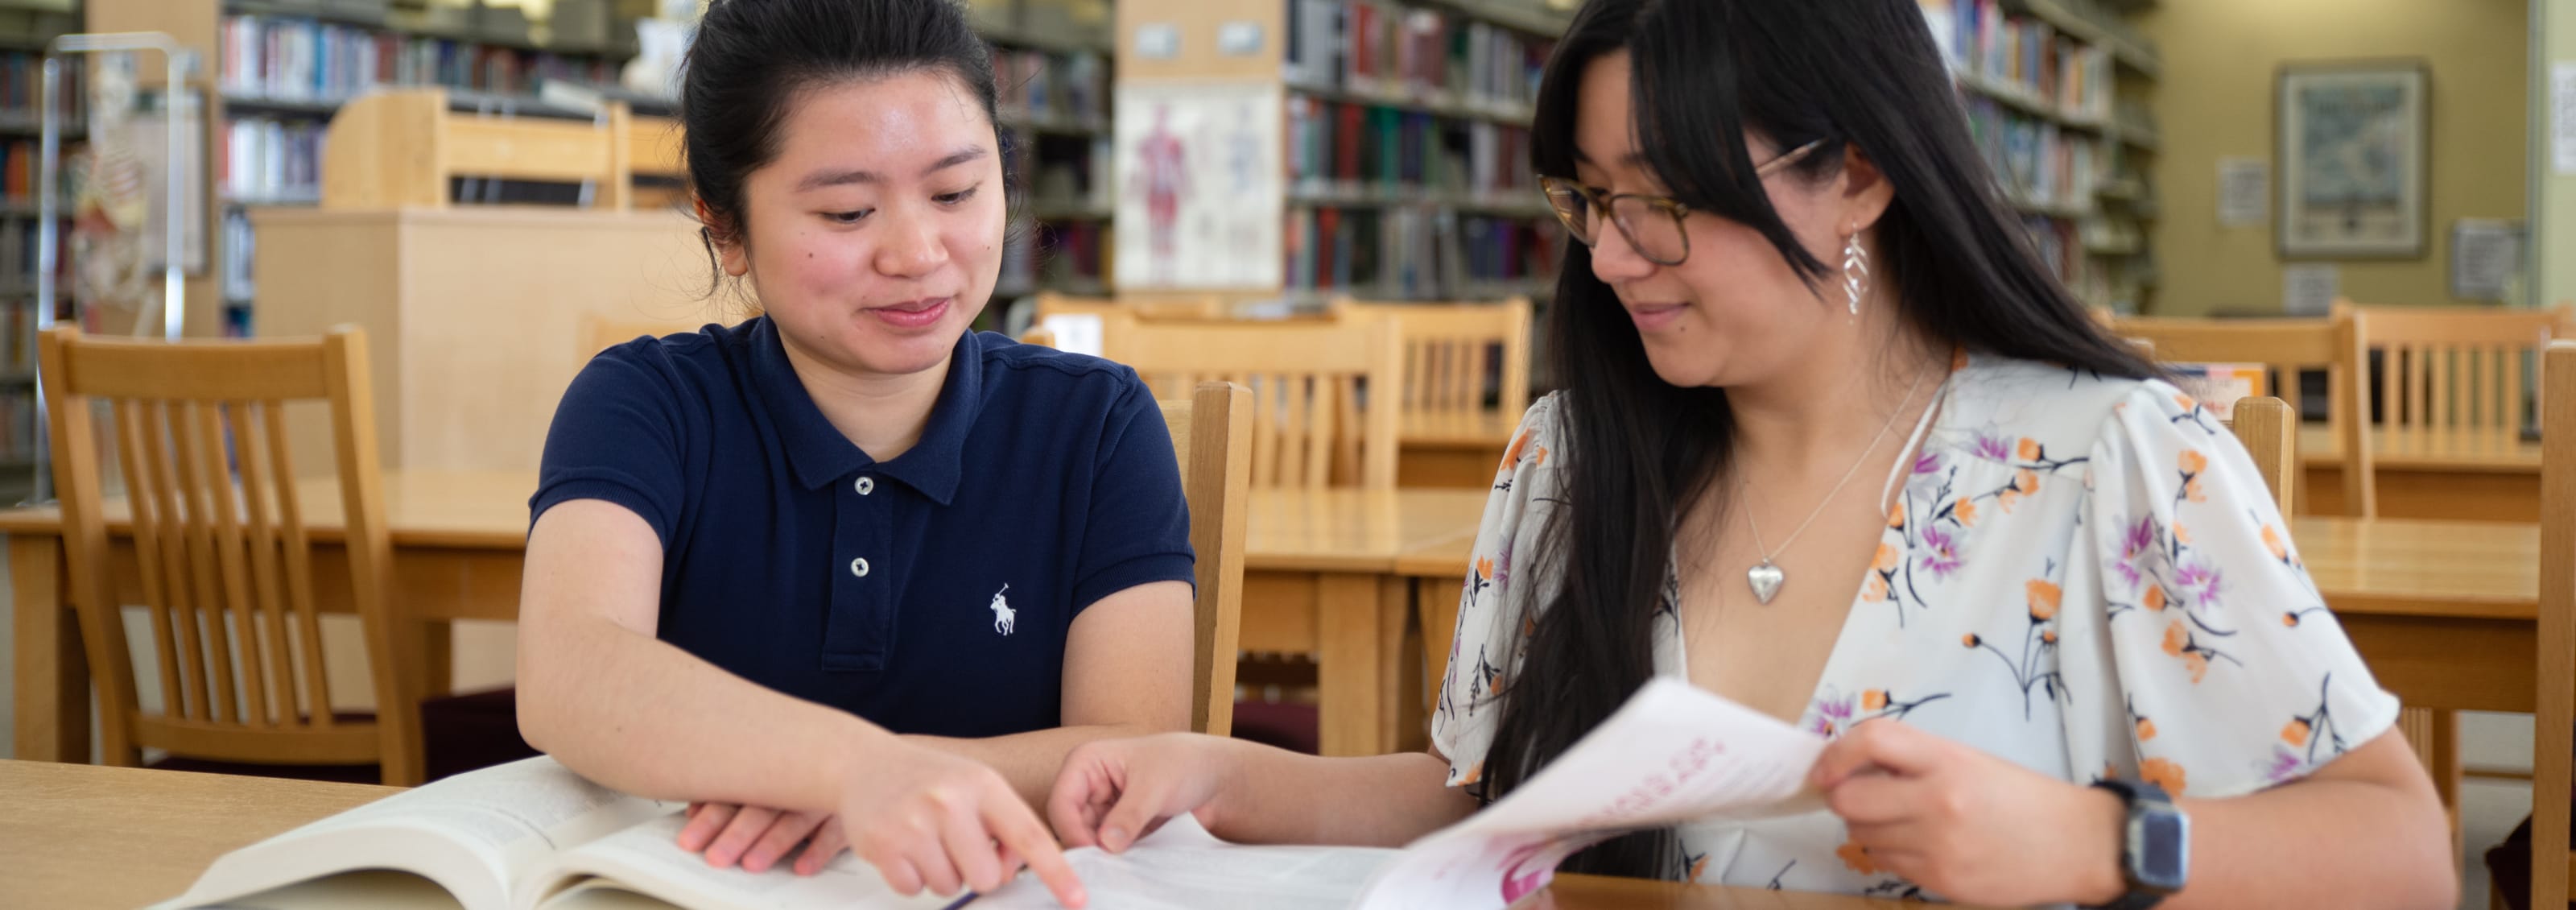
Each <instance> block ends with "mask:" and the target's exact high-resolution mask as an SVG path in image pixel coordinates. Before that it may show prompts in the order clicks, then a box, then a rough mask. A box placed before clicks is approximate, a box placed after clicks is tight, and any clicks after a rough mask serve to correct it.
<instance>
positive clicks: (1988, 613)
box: [1050, 0, 2456, 907]
mask: <svg viewBox="0 0 2576 910" xmlns="http://www.w3.org/2000/svg"><path fill="white" fill-rule="evenodd" d="M1532 152H1533V158H1534V159H1535V161H1534V163H1535V164H1536V166H1537V168H1538V170H1539V172H1540V173H1541V174H1543V175H1546V179H1545V183H1546V191H1547V196H1548V199H1549V201H1550V202H1551V203H1552V205H1553V206H1554V208H1555V210H1556V213H1557V215H1558V216H1559V217H1560V218H1562V219H1563V220H1564V222H1565V225H1566V227H1567V228H1568V229H1569V230H1570V231H1571V233H1572V235H1573V238H1574V239H1575V240H1576V241H1578V243H1576V244H1574V245H1573V246H1572V247H1571V249H1570V250H1569V254H1568V256H1567V257H1566V265H1565V269H1564V273H1563V274H1562V275H1561V276H1560V277H1559V282H1558V286H1557V295H1556V302H1555V305H1554V306H1553V307H1552V308H1551V309H1550V314H1549V319H1550V326H1549V337H1550V339H1551V344H1550V347H1551V351H1552V356H1554V357H1555V358H1556V375H1558V376H1560V377H1563V381H1564V383H1565V388H1564V389H1563V391H1560V392H1558V393H1556V394H1554V395H1551V396H1549V397H1547V398H1545V399H1543V400H1541V401H1539V402H1538V403H1537V404H1535V405H1534V406H1532V407H1531V408H1530V410H1529V413H1528V415H1527V416H1526V417H1525V418H1524V420H1523V422H1522V426H1521V429H1520V432H1519V435H1518V436H1517V437H1516V438H1515V440H1514V441H1513V443H1512V445H1511V447H1510V449H1509V455H1508V456H1507V457H1506V459H1505V462H1504V464H1502V465H1501V467H1500V470H1499V473H1498V474H1497V475H1496V477H1495V481H1494V492H1493V498H1492V501H1491V503H1490V505H1488V506H1487V509H1486V513H1485V520H1484V526H1483V529H1482V533H1481V535H1480V536H1479V538H1478V541H1477V545H1476V548H1475V554H1476V555H1475V560H1474V564H1473V567H1472V568H1471V569H1470V574H1469V575H1468V577H1467V586H1466V595H1465V599H1464V601H1463V603H1462V604H1461V605H1460V611H1459V618H1458V625H1457V629H1456V638H1455V641H1454V644H1453V645H1452V649H1451V652H1450V659H1449V662H1448V666H1449V668H1448V674H1447V677H1446V679H1445V681H1444V685H1443V687H1442V690H1441V694H1440V699H1439V702H1438V704H1437V706H1436V708H1435V714H1434V717H1433V721H1432V739H1433V745H1434V752H1433V754H1428V755H1421V754H1416V755H1388V756H1380V757H1375V758H1356V759H1323V758H1314V757H1308V756H1299V755H1291V754H1287V753H1284V752H1279V751H1276V750H1268V749H1264V748H1261V747H1258V746H1252V745H1247V744H1243V743H1234V742H1226V741H1221V740H1213V739H1207V738H1203V737H1189V736H1167V737H1157V738H1147V739H1139V740H1125V741H1104V742H1098V743H1093V744H1091V745H1090V746H1087V747H1085V748H1083V749H1079V750H1076V751H1075V753H1074V754H1073V755H1071V756H1070V757H1069V758H1068V759H1067V766H1066V768H1065V770H1064V774H1063V777H1062V778H1061V779H1059V781H1058V783H1057V786H1056V789H1055V792H1054V795H1053V801H1052V803H1051V805H1050V815H1051V817H1052V820H1053V821H1054V822H1055V824H1056V826H1057V830H1058V833H1059V834H1060V835H1061V836H1062V837H1064V838H1065V839H1066V841H1067V843H1069V844H1085V843H1092V842H1095V841H1097V842H1100V843H1102V844H1104V845H1105V846H1107V847H1109V848H1111V849H1117V848H1120V847H1123V846H1125V845H1126V844H1127V843H1129V842H1131V841H1132V840H1133V839H1134V838H1135V837H1137V836H1139V835H1141V834H1142V833H1143V832H1144V831H1145V830H1147V829H1149V828H1151V827H1152V826H1153V825H1155V824H1157V823H1158V822H1159V821H1160V820H1162V819H1165V818H1168V817H1171V816H1172V815H1175V814H1177V813H1180V812H1194V813H1195V814H1196V815H1197V817H1198V818H1199V819H1200V820H1201V821H1202V822H1204V823H1205V824H1206V825H1207V826H1208V827H1209V828H1210V829H1211V830H1213V831H1214V832H1216V833H1217V834H1219V835H1220V836H1224V837H1228V838H1233V839H1237V840H1248V841H1296V842H1323V843H1355V844H1400V843H1403V842H1404V841H1406V840H1407V839H1409V838H1412V837H1415V836H1418V835H1420V834H1422V833H1424V832H1427V831H1430V830H1433V829H1435V828H1438V827H1440V826H1442V825H1444V824H1448V823H1450V822H1453V821H1456V820H1458V819H1459V818H1460V817H1462V816H1465V815H1467V814H1468V813H1471V812H1473V811H1475V810H1476V808H1477V807H1478V806H1479V805H1481V804H1482V803H1483V802H1485V801H1489V800H1491V799H1495V798H1499V797H1501V796H1504V795H1506V794H1509V793H1510V792H1511V791H1512V790H1513V789H1514V788H1516V787H1518V786H1520V785H1522V784H1523V783H1525V782H1527V781H1529V780H1530V779H1531V778H1532V777H1533V776H1534V775H1535V774H1536V773H1537V772H1539V771H1540V770H1541V769H1543V768H1544V767H1546V766H1547V764H1548V762H1549V761H1550V760H1551V759H1553V758H1555V757H1556V756H1557V755H1559V754H1561V753H1563V752H1564V751H1565V750H1566V749H1567V748H1568V747H1569V746H1570V745H1571V744H1572V743H1574V742H1575V740H1576V739H1578V738H1579V737H1581V736H1582V735H1583V734H1584V733H1585V732H1587V731H1588V730H1590V729H1591V728H1593V727H1594V726H1595V725H1597V724H1599V723H1600V722H1601V721H1602V720H1603V719H1604V718H1605V717H1607V716H1608V715H1609V714H1610V713H1611V712H1612V711H1613V710H1614V709H1616V708H1617V707H1618V706H1619V705H1620V704H1621V703H1622V702H1623V701H1624V700H1625V699H1626V698H1627V697H1628V696H1629V695H1630V693H1632V692H1634V691H1635V690H1636V689H1637V688H1638V687H1639V686H1640V685H1642V684H1643V683H1645V682H1646V681H1647V680H1648V679H1649V678H1651V677H1656V676H1666V677H1678V678H1683V679H1687V680H1688V681H1689V682H1691V683H1693V684H1695V685H1698V686H1701V687H1703V688H1706V689H1709V690H1712V691H1714V692H1716V693H1717V694H1719V695H1722V696H1725V697H1727V698H1730V699H1733V700H1735V701H1738V702H1741V703H1743V704H1746V705H1748V706H1750V707H1752V708H1754V709H1757V710H1760V711H1763V712H1767V713H1769V714H1772V715H1774V716H1776V717H1778V718H1780V719H1782V720H1784V721H1788V722H1791V723H1795V724H1798V725H1800V726H1802V727H1805V728H1808V729H1811V730H1814V731H1815V732H1817V733H1819V734H1822V735H1824V736H1827V737H1831V738H1832V740H1833V741H1832V743H1831V744H1830V745H1829V746H1828V747H1827V748H1826V750H1825V753H1824V757H1823V758H1822V759H1821V760H1820V761H1819V762H1818V763H1817V765H1816V767H1815V768H1814V770H1813V772H1812V774H1811V775H1810V782H1811V783H1812V784H1813V785H1814V786H1815V787H1817V788H1819V789H1821V790H1822V791H1823V793H1824V795H1825V797H1826V801H1827V804H1828V805H1829V806H1830V809H1829V810H1828V811H1819V812H1814V813H1811V814H1807V815H1801V816H1795V817H1788V818H1777V819H1769V820H1764V821H1756V822H1739V821H1710V822H1705V823H1700V824H1687V825H1683V826H1681V827H1679V828H1677V829H1673V830H1662V831H1651V832H1644V833H1639V834H1633V835H1629V836H1626V837H1623V838H1620V839H1618V840H1615V841H1611V842H1608V843H1605V844H1602V845H1600V846H1597V847H1594V848H1593V849H1591V850H1589V851H1587V852H1585V853H1583V854H1580V855H1578V856H1576V857H1575V858H1574V859H1573V860H1571V861H1570V863H1569V864H1568V866H1567V868H1568V869H1571V870H1576V871H1586V872H1604V873H1615V874H1627V875H1640V876H1658V877H1666V878H1677V879H1691V880H1699V881H1708V882H1723V883H1726V884H1732V885H1740V886H1752V887H1763V886H1769V887H1777V888H1787V889H1793V890H1810V891H1840V892H1850V893H1864V894H1874V895H1883V896H1903V897H1916V896H1937V897H1942V898H1948V899H1953V900H1959V901H1967V902H1974V903H1981V904H2010V905H2020V904H2048V903H2082V904H2093V905H2109V906H2118V907H2143V906H2149V905H2153V904H2156V903H2158V902H2159V901H2164V900H2167V899H2168V898H2169V904H2170V905H2171V906H2175V907H2184V906H2190V907H2214V906H2234V907H2287V906H2307V907H2329V906H2330V907H2424V906H2436V905H2442V906H2447V905H2449V904H2451V903H2452V902H2453V901H2454V900H2456V891H2455V878H2454V875H2453V873H2452V866H2451V860H2450V857H2449V855H2448V850H2449V844H2450V839H2449V837H2448V836H2447V832H2448V826H2447V823H2446V821H2445V818H2444V814H2443V811H2442V807H2441V806H2440V805H2439V804H2438V802H2437V800H2436V797H2435V796H2434V791H2433V788H2432V786H2431V783H2430V781H2429V780H2428V779H2427V777H2426V775H2425V773H2424V771H2423V770H2422V768H2421V767H2419V766H2418V765H2417V763H2416V762H2415V760H2414V759H2413V757H2412V756H2411V755H2410V754H2409V751H2408V749H2407V746H2406V744H2405V742H2404V740H2403V738H2402V737H2401V735H2400V734H2399V733H2397V732H2396V731H2395V729H2394V728H2393V725H2394V723H2395V721H2396V718H2397V710H2398V705H2397V699H2396V698H2395V697H2394V696H2392V695H2390V694H2388V693H2387V692H2385V691H2382V690H2381V689H2380V688H2379V687H2378V686H2377V685H2376V684H2375V683H2374V682H2373V681H2372V679H2371V675H2370V671H2369V669H2368V668H2367V667H2365V666H2364V665H2363V664H2362V661H2361V659H2360V658H2359V657H2358V656H2357V655H2356V654H2355V652H2354V650H2353V647H2352V645H2351V643H2350V642H2349V641H2347V640H2346V638H2345V637H2344V635H2343V633H2342V632H2341V630H2340V629H2339V627H2338V626H2337V625H2336V623H2335V621H2334V618H2333V617H2332V615H2331V614H2329V613H2327V612H2326V611H2325V610H2324V609H2323V604H2322V603H2321V601H2320V600H2319V598H2318V596H2317V593H2316V590H2315V588H2314V586H2313V585H2312V584H2310V582H2309V581H2308V577H2307V573H2306V571H2305V569H2304V568H2303V567H2302V566H2301V564H2300V562H2299V557H2298V553H2297V551H2296V549H2295V548H2293V547H2292V546H2291V543H2290V540H2289V539H2288V537H2287V535H2286V532H2285V528H2286V526H2285V525H2284V524H2283V523H2282V520H2281V516H2280V515H2279V514H2278V513H2277V511H2276V510H2275V508H2274V506H2273V505H2272V500H2271V497H2270V496H2269V495H2267V494H2266V493H2265V491H2264V489H2263V482H2262V480H2261V477H2260V476H2259V474H2258V473H2257V472H2256V469H2255V467H2254V465H2253V463H2252V461H2251V460H2250V459H2249V458H2248V457H2247V456H2246V454H2245V453H2244V451H2243V449H2242V448H2240V447H2239V446H2238V445H2237V444H2236V442H2235V440H2234V437H2233V436H2232V435H2230V434H2229V432H2228V431H2227V430H2226V429H2225V428H2224V427H2223V426H2221V425H2220V423H2219V422H2218V420H2217V419H2216V418H2214V417H2212V416H2211V414H2210V412H2209V411H2207V410H2206V409H2204V408H2202V407H2200V406H2199V404H2198V403H2196V402H2194V401H2192V400H2191V399H2189V398H2188V397H2186V396H2185V395H2183V394H2182V393H2181V392H2179V391H2177V390H2176V389H2175V388H2174V387H2173V386H2171V385H2168V384H2166V383H2164V382H2162V381H2160V380H2158V379H2156V378H2154V370H2153V368H2152V367H2151V366H2150V365H2149V364H2147V363H2145V362H2143V361H2142V360H2140V358H2139V356H2138V355H2137V354H2136V353H2134V352H2133V351H2132V350H2130V349H2129V348H2128V347H2127V346H2126V345H2124V344H2122V343H2120V342H2118V341H2117V340H2114V339H2110V338H2106V337H2104V336H2103V334H2102V333H2100V332H2099V331H2097V330H2096V329H2095V327H2094V323H2093V322H2092V320H2091V319H2089V318H2088V317H2087V316H2086V315H2085V313H2084V312H2083V311H2082V309H2081V308H2080V307H2079V306H2078V305H2077V304H2076V302H2075V301H2074V300H2073V299H2072V298H2071V297H2070V296H2069V294H2068V292H2067V291H2066V290H2065V288H2064V287H2063V286H2062V285H2061V284H2060V283H2059V282H2058V280H2057V279H2056V278H2055V277H2053V276H2052V274H2051V272H2050V270H2049V269H2048V267H2047V266H2046V265H2044V264H2043V263H2042V261H2041V259H2040V257H2039V256H2038V255H2037V254H2036V253H2035V252H2034V251H2033V246H2032V244H2031V243H2030V242H2029V241H2028V239H2027V238H2026V236H2025V234H2024V232H2023V228H2022V226H2021V225H2020V224H2019V223H2018V219H2017V218H2016V216H2015V215H2014V214H2013V213H2012V211H2011V210H2010V209H2009V208H2008V207H2007V205H2006V204H2005V202H2004V196H2003V194H2002V193H2001V191H2000V190H1999V189H1998V188H1997V187H1996V184H1995V178H1994V175H1993V174H1992V173H1991V172H1990V171H1989V170H1988V168H1987V167H1986V165H1985V163H1984V161H1983V159H1981V158H1980V157H1979V155H1978V152H1977V148H1976V146H1975V145H1974V143H1973V142H1972V140H1971V138H1970V136H1969V132H1968V125H1967V121H1966V118H1965V116H1964V115H1963V114H1962V111H1961V108H1960V105H1959V103H1958V101H1957V100H1956V98H1955V96H1954V95H1953V89H1952V87H1951V80H1950V76H1949V74H1948V72H1947V71H1946V70H1945V69H1944V65H1943V62H1942V60H1941V58H1940V56H1939V54H1938V52H1937V51H1936V50H1935V47H1934V44H1933V41H1932V38H1931V35H1930V34H1928V32H1927V30H1926V28H1925V21H1924V16H1923V13H1922V10H1921V9H1920V8H1919V7H1918V6H1917V4H1916V3H1914V2H1912V0H1802V2H1768V0H1687V2H1677V0H1591V2H1589V3H1587V4H1586V5H1585V6H1584V8H1583V9H1582V11H1581V12H1580V13H1579V14H1578V15H1577V16H1576V17H1575V19H1574V22H1573V24H1572V25H1571V27H1570V29H1569V30H1568V33H1567V34H1566V36H1565V38H1564V39H1563V40H1562V41H1561V42H1560V43H1559V44H1558V45H1557V47H1556V51H1555V54H1554V57H1553V58H1552V59H1551V60H1550V61H1549V62H1548V65H1547V70H1546V73H1545V78H1544V80H1543V82H1542V84H1541V86H1540V92H1539V103H1538V111H1537V120H1536V123H1535V126H1534V129H1533V141H1532ZM1319 795H1322V796H1323V797H1324V798H1318V796H1319Z"/></svg>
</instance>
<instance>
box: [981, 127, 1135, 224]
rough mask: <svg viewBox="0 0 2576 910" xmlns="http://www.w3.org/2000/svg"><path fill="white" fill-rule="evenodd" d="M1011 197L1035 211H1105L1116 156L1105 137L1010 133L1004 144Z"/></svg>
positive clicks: (1112, 188)
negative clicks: (1007, 150)
mask: <svg viewBox="0 0 2576 910" xmlns="http://www.w3.org/2000/svg"><path fill="white" fill-rule="evenodd" d="M1008 145H1009V147H1010V149H1011V161H1010V165H1011V173H1012V174H1013V175H1015V176H1014V178H1013V179H1015V180H1017V181H1018V184H1017V186H1016V187H1015V188H1014V189H1015V190H1016V198H1018V199H1022V200H1027V201H1029V202H1030V203H1032V204H1034V205H1035V206H1036V207H1038V208H1041V209H1046V210H1050V211H1052V210H1054V209H1061V208H1068V207H1077V208H1090V207H1095V206H1096V207H1101V208H1106V207H1107V206H1108V205H1109V204H1110V203H1111V201H1112V200H1113V199H1114V198H1115V188H1116V186H1117V163H1116V155H1115V153H1114V152H1113V151H1112V150H1111V144H1110V139H1109V138H1108V137H1106V136H1090V137H1086V136H1063V135H1048V134H1044V133H1032V132H1029V131H1026V130H1020V131H1015V132H1014V134H1013V135H1012V136H1011V141H1010V142H1009V143H1008Z"/></svg>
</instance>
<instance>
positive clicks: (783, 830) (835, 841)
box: [680, 803, 850, 875]
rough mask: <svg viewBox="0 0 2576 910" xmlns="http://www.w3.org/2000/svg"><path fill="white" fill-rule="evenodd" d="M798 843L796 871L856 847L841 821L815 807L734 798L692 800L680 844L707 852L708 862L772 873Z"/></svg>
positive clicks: (808, 870)
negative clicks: (792, 808) (793, 808)
mask: <svg viewBox="0 0 2576 910" xmlns="http://www.w3.org/2000/svg"><path fill="white" fill-rule="evenodd" d="M798 844H804V845H805V852H804V853H802V854H800V855H798V856H797V858H796V866H795V869H796V874H798V875H812V874H814V873H816V872H820V871H822V870H823V865H824V864H826V863H829V862H831V861H832V859H833V857H836V856H839V855H841V851H843V850H847V849H849V848H850V841H849V838H848V837H846V836H844V835H843V834H842V832H841V820H840V819H839V818H837V817H833V818H825V817H822V816H818V815H815V814H813V813H810V812H786V811H781V810H777V809H764V808H761V807H759V806H740V805H735V804H732V803H690V804H689V823H688V824H687V825H685V826H683V827H681V828H680V849H682V850H687V851H689V852H691V853H704V854H706V858H707V865H710V866H714V867H716V868H718V869H722V868H724V867H726V866H731V865H733V864H734V863H736V862H739V863H741V864H742V869H743V871H745V872H767V871H769V868H770V867H771V866H775V865H777V864H778V861H779V860H781V859H785V858H786V857H787V854H788V853H789V852H790V851H793V850H795V849H796V846H797V845H798Z"/></svg>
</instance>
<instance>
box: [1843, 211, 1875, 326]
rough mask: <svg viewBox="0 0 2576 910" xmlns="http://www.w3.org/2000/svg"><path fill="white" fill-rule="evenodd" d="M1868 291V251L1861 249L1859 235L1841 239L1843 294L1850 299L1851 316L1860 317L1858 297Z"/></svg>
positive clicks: (1854, 234) (1855, 234)
mask: <svg viewBox="0 0 2576 910" xmlns="http://www.w3.org/2000/svg"><path fill="white" fill-rule="evenodd" d="M1868 290H1869V251H1868V250H1865V249H1862V248H1861V245H1860V234H1859V233H1857V232H1855V233H1853V234H1852V235H1850V236H1848V237H1845V238H1843V293H1844V294H1846V295H1848V296H1850V298H1851V314H1852V315H1853V316H1855V317H1857V316H1859V315H1860V296H1861V294H1863V293H1865V292H1867V291H1868Z"/></svg>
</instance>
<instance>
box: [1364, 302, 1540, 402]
mask: <svg viewBox="0 0 2576 910" xmlns="http://www.w3.org/2000/svg"><path fill="white" fill-rule="evenodd" d="M1331 309H1332V311H1333V312H1334V313H1335V314H1337V315H1339V316H1341V317H1343V318H1357V319H1387V320H1392V321H1394V322H1395V324H1396V327H1397V334H1399V335H1401V336H1402V337H1403V339H1404V399H1403V404H1404V411H1405V413H1407V414H1424V413H1451V414H1472V413H1476V412H1479V411H1485V410H1493V411H1498V412H1500V413H1503V414H1505V415H1509V416H1511V417H1512V418H1514V419H1517V418H1519V416H1520V413H1521V412H1522V411H1525V410H1528V409H1529V373H1530V324H1531V318H1530V302H1529V298H1526V297H1514V298H1511V299H1509V300H1505V301H1503V302H1501V303H1364V302H1361V301H1357V300H1352V299H1350V298H1347V297H1345V298H1338V299H1335V300H1334V301H1333V303H1332V305H1331ZM1497 357H1499V358H1501V367H1502V368H1501V370H1500V380H1499V381H1498V382H1496V383H1494V384H1493V386H1492V387H1490V388H1489V387H1488V386H1487V384H1486V381H1485V377H1486V375H1487V374H1488V373H1490V372H1494V371H1493V370H1491V369H1489V368H1490V367H1491V366H1492V365H1493V364H1494V362H1495V358H1497ZM1489 394H1490V395H1491V397H1492V398H1493V400H1494V405H1493V407H1492V408H1490V409H1489V408H1487V407H1486V405H1485V400H1486V398H1487V396H1488V395H1489Z"/></svg>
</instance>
